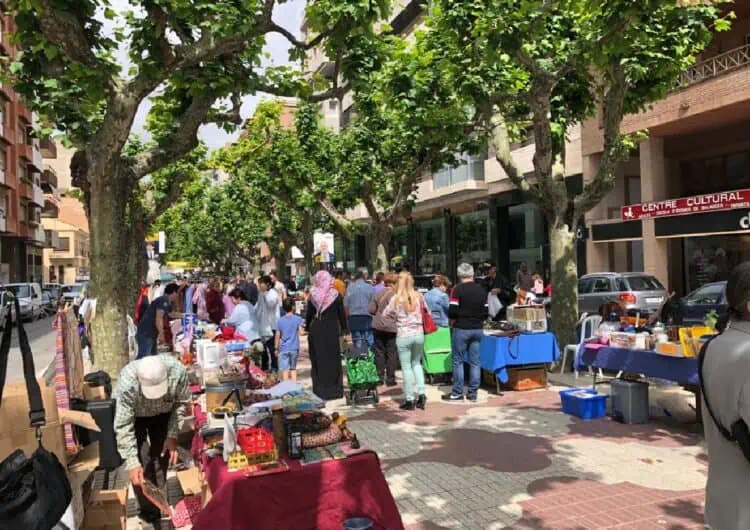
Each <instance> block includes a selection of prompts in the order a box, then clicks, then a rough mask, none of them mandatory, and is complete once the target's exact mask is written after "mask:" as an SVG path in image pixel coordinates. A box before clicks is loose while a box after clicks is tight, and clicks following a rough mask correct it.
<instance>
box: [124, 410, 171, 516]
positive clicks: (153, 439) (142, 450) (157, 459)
mask: <svg viewBox="0 0 750 530" xmlns="http://www.w3.org/2000/svg"><path fill="white" fill-rule="evenodd" d="M170 415H171V413H169V412H168V413H166V414H159V415H158V416H152V417H150V418H136V419H135V439H136V443H137V444H138V459H139V460H140V461H141V465H142V466H143V476H144V478H146V479H147V480H149V481H151V482H152V483H154V484H156V485H157V486H158V487H159V488H160V489H162V490H164V491H166V487H167V468H168V467H169V453H166V454H165V455H164V456H163V457H162V456H161V453H162V451H163V450H164V442H165V441H166V439H167V430H168V425H169V417H170ZM133 491H135V496H136V497H137V498H138V506H140V508H141V515H142V516H148V517H158V516H159V515H160V513H161V512H160V511H159V508H157V507H156V506H154V505H153V503H152V502H151V501H149V500H148V499H147V498H146V497H145V496H144V495H143V492H142V491H141V488H135V487H134V488H133Z"/></svg>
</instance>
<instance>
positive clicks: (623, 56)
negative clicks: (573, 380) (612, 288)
mask: <svg viewBox="0 0 750 530" xmlns="http://www.w3.org/2000/svg"><path fill="white" fill-rule="evenodd" d="M720 3H721V2H717V3H706V2H690V3H689V2H685V3H679V2H675V1H674V0H648V1H637V2H634V1H631V0H614V1H611V2H601V1H594V0H564V1H556V2H552V1H549V0H511V1H507V0H438V1H436V2H434V3H433V4H432V9H431V16H430V17H429V18H428V26H429V29H430V31H429V32H428V33H427V34H426V39H427V41H428V44H427V49H428V50H429V53H428V54H426V56H427V57H429V58H430V62H429V64H428V65H427V66H426V68H427V69H428V70H430V71H433V70H438V71H439V72H441V74H440V75H442V76H445V77H446V78H447V79H449V83H450V84H451V85H452V86H454V87H456V93H457V94H459V97H460V98H462V101H463V104H464V105H467V106H471V107H473V108H475V109H477V111H478V112H480V113H481V115H482V119H483V124H484V129H483V130H484V133H485V134H487V137H488V138H489V143H490V146H491V150H492V151H493V152H494V154H495V157H496V158H497V161H498V162H499V163H500V165H501V166H502V168H503V169H504V170H505V173H506V174H507V176H508V178H509V179H510V180H511V181H512V182H513V183H514V184H515V185H516V186H517V187H518V188H519V189H521V190H522V191H523V192H525V193H526V194H527V195H528V196H529V197H530V198H531V199H532V200H534V201H535V202H536V203H537V204H539V206H540V208H541V210H542V211H543V212H544V214H545V217H546V218H547V221H548V223H549V225H550V239H551V254H552V283H553V284H554V288H555V291H554V292H555V296H554V297H553V316H552V321H553V323H554V324H555V327H556V332H557V333H558V339H559V340H561V341H562V343H565V344H567V343H572V342H574V341H573V340H572V339H573V330H575V320H576V318H577V315H578V311H577V296H576V286H577V282H576V256H575V249H576V245H575V233H576V228H577V225H578V222H579V219H581V218H582V217H583V215H584V214H585V212H586V211H588V210H589V209H591V208H592V207H593V206H595V205H596V204H597V203H599V202H600V201H601V199H602V198H603V197H604V195H606V194H607V193H608V192H609V191H610V190H611V189H612V188H613V187H614V184H615V175H616V170H617V167H618V164H619V163H620V162H622V161H623V160H625V159H626V158H627V157H628V155H629V153H630V151H631V150H632V149H633V148H635V147H636V146H637V141H638V139H640V138H641V136H635V137H633V136H625V135H622V134H621V133H620V124H621V122H622V119H623V116H624V115H625V114H628V113H634V112H639V111H641V110H643V109H644V108H646V107H647V106H648V104H649V103H651V102H653V101H656V100H658V99H660V98H663V97H664V96H665V95H666V94H667V93H668V92H669V91H670V90H673V89H674V88H675V83H676V81H677V78H678V75H679V73H680V72H681V71H682V70H684V69H685V68H686V67H687V66H689V65H690V64H691V63H692V62H693V61H694V60H695V57H696V55H697V54H698V53H699V52H700V51H701V50H702V49H703V48H704V47H705V46H706V44H707V43H708V42H709V40H710V39H711V36H712V32H713V31H715V30H723V29H726V28H727V27H728V24H729V22H728V19H729V18H730V17H729V16H724V17H722V14H721V12H720V6H719V4H720ZM599 112H601V116H602V121H601V123H602V124H603V127H602V133H603V152H602V155H601V157H600V159H599V161H598V168H597V170H596V173H595V175H593V176H592V178H591V179H590V180H588V181H587V182H585V183H584V186H583V191H582V192H581V193H571V192H570V191H569V187H568V186H567V185H566V182H565V175H566V172H565V139H566V134H567V132H568V131H569V129H570V127H571V126H573V125H576V124H580V123H582V122H583V121H584V120H585V119H587V118H592V117H594V116H596V115H597V113H599ZM529 131H530V132H531V134H532V135H533V139H534V142H535V154H534V158H533V165H534V171H533V173H532V174H531V175H525V174H523V173H522V172H521V171H520V170H519V168H518V165H517V164H516V161H515V160H514V159H513V156H512V154H511V144H512V142H513V141H514V140H517V139H519V138H520V137H522V135H523V134H524V133H527V132H529Z"/></svg>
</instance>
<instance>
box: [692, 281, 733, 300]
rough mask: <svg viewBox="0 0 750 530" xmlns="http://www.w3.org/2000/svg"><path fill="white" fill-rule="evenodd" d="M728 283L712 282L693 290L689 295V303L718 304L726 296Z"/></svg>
mask: <svg viewBox="0 0 750 530" xmlns="http://www.w3.org/2000/svg"><path fill="white" fill-rule="evenodd" d="M726 287H727V284H725V283H712V284H709V285H706V286H704V287H701V288H700V289H698V290H697V291H693V292H692V293H690V294H689V295H688V296H687V300H686V302H687V304H688V305H705V304H718V303H720V302H721V299H722V298H723V296H724V290H725V289H726Z"/></svg>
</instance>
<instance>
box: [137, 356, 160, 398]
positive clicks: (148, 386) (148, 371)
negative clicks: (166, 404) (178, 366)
mask: <svg viewBox="0 0 750 530" xmlns="http://www.w3.org/2000/svg"><path fill="white" fill-rule="evenodd" d="M135 375H136V377H137V378H138V382H139V383H140V384H141V393H142V394H143V397H145V398H146V399H159V398H161V397H163V396H164V395H165V394H166V393H167V365H166V364H165V363H164V361H163V360H162V359H161V358H159V356H157V355H150V356H148V357H144V358H143V359H139V360H138V361H136V367H135Z"/></svg>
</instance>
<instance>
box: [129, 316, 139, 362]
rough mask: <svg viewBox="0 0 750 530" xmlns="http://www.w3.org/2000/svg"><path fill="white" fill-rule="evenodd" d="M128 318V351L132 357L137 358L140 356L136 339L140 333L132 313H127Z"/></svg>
mask: <svg viewBox="0 0 750 530" xmlns="http://www.w3.org/2000/svg"><path fill="white" fill-rule="evenodd" d="M127 318H128V353H129V354H130V358H131V359H135V358H136V357H138V341H137V340H135V336H136V333H138V328H137V327H136V325H135V322H133V317H131V316H130V315H127Z"/></svg>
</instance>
